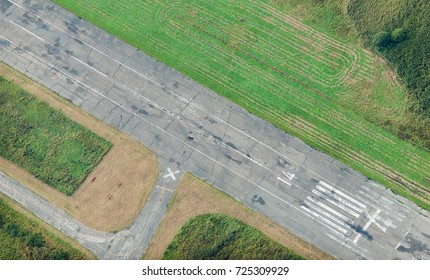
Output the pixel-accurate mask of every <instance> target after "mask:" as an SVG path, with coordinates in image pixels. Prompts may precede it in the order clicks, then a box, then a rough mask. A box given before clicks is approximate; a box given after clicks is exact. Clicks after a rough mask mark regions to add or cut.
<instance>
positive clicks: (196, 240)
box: [163, 214, 303, 260]
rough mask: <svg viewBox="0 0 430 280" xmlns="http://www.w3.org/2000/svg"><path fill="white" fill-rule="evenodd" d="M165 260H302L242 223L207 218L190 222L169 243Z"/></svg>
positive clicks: (219, 217)
mask: <svg viewBox="0 0 430 280" xmlns="http://www.w3.org/2000/svg"><path fill="white" fill-rule="evenodd" d="M163 259H165V260H300V259H303V258H302V257H300V256H299V255H297V254H295V253H294V252H291V251H290V250H289V249H287V248H285V247H283V246H282V245H281V244H279V243H277V242H275V241H273V240H272V239H270V238H268V237H267V236H265V235H264V234H262V233H261V232H260V231H258V230H256V229H254V228H252V227H250V226H248V225H246V224H245V223H243V222H242V221H240V220H237V219H235V218H232V217H229V216H227V215H223V214H204V215H200V216H197V217H194V218H191V219H190V220H188V221H187V222H186V223H185V224H184V225H183V226H182V227H181V229H180V230H179V232H178V233H177V235H176V236H175V238H173V241H172V243H170V245H169V247H168V248H167V250H166V252H165V253H164V256H163Z"/></svg>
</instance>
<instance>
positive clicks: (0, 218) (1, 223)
mask: <svg viewBox="0 0 430 280" xmlns="http://www.w3.org/2000/svg"><path fill="white" fill-rule="evenodd" d="M3 225H4V218H3V216H2V215H0V228H1V227H2V226H3Z"/></svg>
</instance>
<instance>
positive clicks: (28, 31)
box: [9, 20, 45, 42]
mask: <svg viewBox="0 0 430 280" xmlns="http://www.w3.org/2000/svg"><path fill="white" fill-rule="evenodd" d="M9 22H10V23H12V24H13V25H15V26H17V27H19V28H21V29H23V30H25V31H26V32H27V33H30V34H31V35H33V36H34V37H36V38H37V39H39V40H42V42H45V39H43V38H41V37H39V36H37V35H36V34H34V33H33V32H31V31H30V30H27V29H26V28H24V27H22V26H21V25H19V24H17V23H15V22H13V21H11V20H9Z"/></svg>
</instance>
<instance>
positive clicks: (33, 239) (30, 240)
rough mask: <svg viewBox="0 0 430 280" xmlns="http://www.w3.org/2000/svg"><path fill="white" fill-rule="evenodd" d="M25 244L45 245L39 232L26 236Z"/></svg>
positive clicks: (30, 245) (32, 245)
mask: <svg viewBox="0 0 430 280" xmlns="http://www.w3.org/2000/svg"><path fill="white" fill-rule="evenodd" d="M27 245H28V246H29V247H38V248H40V247H43V246H45V239H43V236H42V235H41V234H39V233H32V234H30V235H29V236H28V237H27Z"/></svg>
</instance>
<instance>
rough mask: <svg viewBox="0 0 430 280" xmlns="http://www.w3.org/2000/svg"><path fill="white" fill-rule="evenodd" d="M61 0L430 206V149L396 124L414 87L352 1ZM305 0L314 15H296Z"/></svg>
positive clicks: (302, 9) (404, 116)
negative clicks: (394, 71) (356, 22)
mask: <svg viewBox="0 0 430 280" xmlns="http://www.w3.org/2000/svg"><path fill="white" fill-rule="evenodd" d="M54 2H56V3H58V4H61V5H62V6H64V7H65V8H67V9H69V10H71V11H73V12H74V13H75V14H76V15H78V16H80V17H82V18H84V19H86V20H89V21H90V22H93V23H94V24H96V25H98V26H99V27H101V28H103V29H105V30H107V31H108V32H110V33H112V34H114V35H115V36H117V37H119V38H121V39H122V40H124V41H125V42H128V43H130V44H132V45H134V46H136V47H137V48H139V49H141V50H143V51H145V52H146V53H148V54H150V55H152V56H154V57H156V58H157V59H159V60H160V61H163V62H164V63H166V64H167V65H170V66H172V67H174V68H176V69H177V70H179V71H180V72H182V73H184V74H185V75H187V76H189V77H191V78H193V79H194V80H196V81H198V82H200V83H201V84H203V85H205V86H207V87H209V88H211V89H212V90H214V91H216V92H217V93H219V94H221V95H223V96H225V97H227V98H229V99H230V100H232V101H233V102H236V103H237V104H239V105H240V106H242V107H244V108H245V109H247V110H248V111H249V112H251V113H253V114H255V115H257V116H259V117H262V118H264V119H266V120H268V121H269V122H271V123H273V124H274V125H276V126H278V127H279V128H281V129H283V130H285V131H286V132H288V133H291V134H293V135H295V136H297V137H299V138H301V139H302V140H304V141H305V142H306V143H308V144H309V145H311V146H313V147H314V148H317V149H319V150H321V151H323V152H325V153H327V154H329V155H331V156H334V157H336V158H338V159H340V160H341V161H343V162H344V163H346V164H348V165H350V166H351V167H353V168H354V169H356V170H358V171H360V172H362V173H363V174H365V175H366V176H368V177H370V178H372V179H374V180H376V181H379V182H381V183H383V184H385V185H386V186H388V187H390V188H391V189H392V190H393V191H395V192H396V193H399V194H401V195H404V196H406V197H408V198H409V199H411V200H413V201H415V202H416V203H418V204H419V205H421V206H423V207H425V208H427V209H430V205H429V204H428V202H429V187H428V186H429V184H430V156H429V154H428V153H427V152H426V151H424V150H422V149H419V148H417V147H414V146H413V145H412V144H410V143H409V142H406V141H402V140H400V139H399V138H398V137H396V136H395V135H394V134H393V132H395V133H398V134H399V135H400V134H401V133H402V132H403V131H404V130H401V129H400V128H401V125H404V124H408V122H407V121H406V119H407V117H408V114H407V113H406V111H405V107H406V104H407V100H406V99H407V96H406V95H405V93H404V91H403V89H402V88H401V87H400V86H398V85H397V84H396V83H395V82H394V81H393V80H392V79H389V78H387V79H385V76H384V75H385V72H387V71H388V70H389V69H388V67H387V66H386V65H384V64H383V63H382V64H381V63H380V62H378V59H377V58H375V57H374V56H373V55H372V54H370V53H368V52H365V51H363V50H362V49H361V48H359V47H357V42H358V40H357V38H358V37H357V36H356V34H355V33H354V31H353V30H352V29H351V24H350V22H349V21H348V18H347V17H346V15H343V16H342V14H341V13H342V11H343V9H346V6H345V5H346V2H345V1H337V2H336V1H331V0H330V1H327V2H324V3H327V5H322V4H315V5H312V4H311V3H312V2H321V1H314V0H306V1H281V0H278V1H267V0H266V1H264V0H258V1H257V0H253V1H229V0H220V1H203V0H192V1H161V0H157V1H133V0H115V1H113V0H111V1H106V0H103V1H101V0H90V1H88V0H85V1H84V0H73V1H72V0H55V1H54ZM306 7H313V8H310V9H309V14H308V15H303V18H302V19H303V22H305V23H306V24H307V25H305V24H303V23H301V22H299V21H298V20H296V19H295V18H293V17H291V16H290V13H294V15H296V16H297V15H300V14H301V13H302V14H305V11H306ZM320 19H321V21H319V20H320ZM332 21H333V22H336V24H341V26H340V27H339V26H338V28H336V26H337V25H333V24H330V22H332ZM318 22H321V23H323V25H319V24H318ZM364 90H365V91H364ZM392 92H394V94H392ZM363 94H366V95H363ZM363 98H367V99H364V101H363ZM357 100H358V101H361V102H358V101H357ZM385 115H386V116H385ZM411 119H412V120H411ZM409 123H413V124H414V125H415V123H414V120H413V118H409ZM381 125H383V126H384V127H385V129H384V128H383V127H381ZM387 129H388V130H390V131H391V132H389V131H387ZM428 135H430V134H428ZM406 138H407V137H406ZM429 139H430V138H429ZM405 159H407V160H405Z"/></svg>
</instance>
